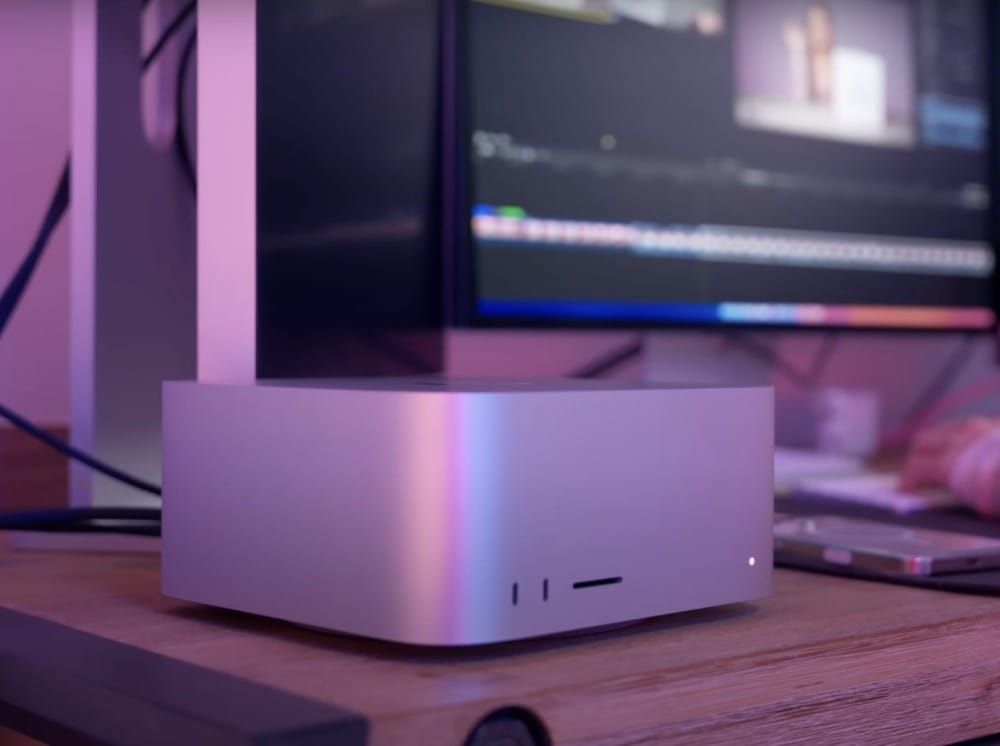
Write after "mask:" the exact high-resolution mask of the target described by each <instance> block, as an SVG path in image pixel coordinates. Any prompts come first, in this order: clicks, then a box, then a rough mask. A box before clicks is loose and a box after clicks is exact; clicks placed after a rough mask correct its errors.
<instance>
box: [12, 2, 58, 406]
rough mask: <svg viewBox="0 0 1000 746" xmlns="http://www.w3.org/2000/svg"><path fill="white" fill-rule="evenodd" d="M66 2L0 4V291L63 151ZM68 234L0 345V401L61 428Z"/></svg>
mask: <svg viewBox="0 0 1000 746" xmlns="http://www.w3.org/2000/svg"><path fill="white" fill-rule="evenodd" d="M71 5H72V0H42V2H39V0H2V2H0V112H2V116H0V284H3V285H6V283H7V281H8V280H9V279H10V277H11V274H12V273H13V272H14V270H15V268H16V267H17V265H18V263H19V262H20V261H21V259H22V257H23V256H24V254H25V252H26V251H27V250H28V248H29V246H30V244H31V241H32V240H33V239H34V236H35V233H36V231H37V230H38V225H39V223H40V222H41V219H42V215H43V214H44V212H45V209H46V207H47V206H48V201H49V199H50V197H51V195H52V192H53V190H54V189H55V185H56V181H57V180H58V178H59V172H60V170H61V168H62V164H63V161H64V159H65V158H66V154H67V152H68V150H69V131H70V122H69V101H70V100H69V91H70V86H69V72H70V68H69V60H70V17H71ZM68 236H69V232H68V230H67V225H66V224H65V223H64V224H63V225H62V226H61V227H60V228H59V230H58V231H57V233H56V234H55V236H54V238H53V241H52V244H51V245H50V247H49V252H48V254H47V255H46V257H45V259H44V260H43V262H42V264H41V265H40V267H39V269H38V272H37V273H36V275H35V279H34V281H33V282H32V285H31V288H30V289H29V291H28V293H27V294H26V295H25V298H24V301H23V303H22V305H21V307H20V308H19V309H18V312H17V315H16V316H15V318H14V320H13V321H12V322H11V324H10V325H9V326H8V327H7V329H6V331H5V333H4V335H3V338H2V339H0V401H2V402H3V403H4V404H8V405H10V406H11V407H15V408H17V409H19V410H21V411H22V412H23V413H25V414H27V415H29V416H30V417H32V418H33V419H35V420H37V421H39V422H43V423H65V422H67V421H68V420H69V393H68V370H69V297H68V295H69V278H68V275H69V258H68Z"/></svg>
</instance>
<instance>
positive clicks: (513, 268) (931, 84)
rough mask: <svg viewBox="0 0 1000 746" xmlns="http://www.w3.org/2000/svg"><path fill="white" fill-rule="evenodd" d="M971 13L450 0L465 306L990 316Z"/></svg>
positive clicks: (521, 311)
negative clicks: (455, 24) (463, 3)
mask: <svg viewBox="0 0 1000 746" xmlns="http://www.w3.org/2000/svg"><path fill="white" fill-rule="evenodd" d="M986 13H987V8H986V5H985V2H980V0H919V1H910V0H822V1H821V2H815V1H812V0H732V1H730V2H726V1H725V0H509V1H503V0H491V1H489V2H485V1H477V2H470V3H468V7H467V12H466V16H465V20H464V23H465V24H466V40H467V51H466V58H465V69H466V75H467V81H468V82H467V90H466V94H467V102H468V103H467V115H466V116H467V121H468V123H469V132H468V138H469V140H468V142H469V147H470V150H469V153H470V156H469V157H470V163H471V181H472V197H473V198H472V215H471V216H470V219H471V222H472V237H473V251H474V265H475V284H476V292H475V312H476V316H477V318H478V319H480V320H482V321H487V322H488V321H490V320H493V321H509V322H514V323H517V322H518V321H519V320H520V321H524V322H533V323H539V322H541V323H548V322H552V323H637V324H645V323H652V324H656V323H664V324H672V323H692V324H717V323H733V324H741V323H743V324H779V325H826V326H871V327H890V328H891V327H916V328H934V327H939V328H979V327H988V326H990V325H991V324H992V323H993V319H994V315H993V312H992V310H991V309H992V306H993V303H992V273H993V267H994V254H993V250H992V243H991V228H990V199H991V195H990V191H989V185H990V180H989V173H988V158H987V148H988V141H989V126H990V123H989V106H988V100H987V79H988V73H987V62H988V50H987V46H986V44H987V41H986V40H987V30H986V28H987V24H986Z"/></svg>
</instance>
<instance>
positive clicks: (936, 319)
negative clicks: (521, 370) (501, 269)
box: [477, 299, 996, 329]
mask: <svg viewBox="0 0 1000 746" xmlns="http://www.w3.org/2000/svg"><path fill="white" fill-rule="evenodd" d="M477 308H478V311H479V313H480V315H482V316H483V317H487V318H489V317H493V318H509V319H516V318H522V319H548V320H552V321H581V322H586V321H617V322H623V323H628V322H633V323H673V324H733V325H764V326H817V327H823V326H837V327H855V328H866V327H868V328H882V329H990V328H991V327H992V326H993V324H994V323H995V321H996V316H995V314H994V313H993V311H991V310H989V309H986V308H942V307H920V306H825V305H813V304H792V303H609V302H592V301H534V300H496V299H483V300H480V301H479V303H478V304H477Z"/></svg>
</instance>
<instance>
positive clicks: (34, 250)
mask: <svg viewBox="0 0 1000 746" xmlns="http://www.w3.org/2000/svg"><path fill="white" fill-rule="evenodd" d="M67 209H69V158H67V159H66V164H65V165H64V166H63V171H62V176H61V177H60V178H59V185H58V186H57V187H56V191H55V194H54V195H52V201H51V202H50V203H49V209H48V211H47V212H46V214H45V219H44V220H43V221H42V226H41V228H40V229H39V231H38V236H37V237H36V238H35V243H34V245H33V246H32V247H31V250H30V251H29V252H28V255H27V256H26V257H25V258H24V261H22V262H21V266H20V267H18V269H17V272H16V273H15V274H14V277H13V279H11V281H10V283H9V284H8V285H7V287H6V289H5V290H4V291H3V295H2V296H0V334H3V330H4V329H5V328H6V326H7V323H8V322H9V321H10V320H11V318H12V317H13V315H14V310H15V309H16V308H17V305H18V303H19V302H20V300H21V296H22V295H24V291H25V290H26V289H27V287H28V283H29V282H30V281H31V277H32V275H33V274H34V273H35V268H36V267H37V266H38V262H39V261H40V260H41V258H42V254H44V253H45V247H46V246H47V245H48V243H49V239H50V238H52V234H53V233H54V232H55V230H56V228H57V227H58V226H59V221H60V220H61V219H62V217H63V215H65V214H66V210H67Z"/></svg>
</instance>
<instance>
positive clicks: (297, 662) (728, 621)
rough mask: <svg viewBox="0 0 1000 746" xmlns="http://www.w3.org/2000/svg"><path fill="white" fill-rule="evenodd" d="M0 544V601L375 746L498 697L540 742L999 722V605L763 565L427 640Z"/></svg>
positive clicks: (858, 736)
mask: <svg viewBox="0 0 1000 746" xmlns="http://www.w3.org/2000/svg"><path fill="white" fill-rule="evenodd" d="M0 544H2V546H0V607H3V608H6V609H12V610H15V611H19V612H24V613H27V614H31V615H34V616H37V617H40V618H42V619H46V620H51V621H53V622H57V623H59V624H61V625H66V626H68V627H72V628H73V629H76V630H81V631H83V632H87V633H91V634H94V635H97V636H100V637H102V638H106V639H110V640H114V641H118V642H120V643H125V644H127V645H132V646H137V647H139V648H142V649H144V650H149V651H153V652H156V653H160V654H163V655H165V656H169V657H170V658H172V659H176V660H180V661H187V662H190V663H194V664H197V665H199V666H203V667H206V668H208V669H212V670H214V671H219V672H224V673H228V674H233V675H235V676H238V677H241V678H243V679H247V680H250V681H254V682H259V683H262V684H265V685H267V686H269V687H273V688H275V689H279V690H282V691H285V692H290V693H294V694H298V695H302V696H304V697H308V698H310V699H313V700H318V701H320V702H325V703H331V704H336V705H338V706H340V707H344V708H347V709H349V710H353V711H356V712H359V713H362V714H364V715H366V716H367V717H368V718H369V719H370V721H371V724H372V743H375V744H424V743H426V744H435V745H439V744H440V745H447V744H461V743H462V742H463V740H464V738H465V736H466V734H467V733H468V732H469V730H470V728H471V727H472V726H473V724H474V723H476V722H477V721H478V719H479V718H481V717H482V716H483V715H484V714H486V713H488V712H490V711H492V710H495V709H497V708H500V707H504V706H509V705H522V706H525V707H528V708H530V709H531V710H533V711H534V712H536V713H537V714H538V715H539V716H540V717H541V718H542V719H543V720H544V721H545V723H546V725H547V726H548V727H549V729H550V730H551V733H552V735H553V737H554V739H555V742H556V743H580V744H592V745H593V744H628V743H631V744H637V743H643V744H646V743H659V742H662V741H669V742H670V743H685V742H691V743H764V742H772V743H773V742H777V741H780V742H782V743H793V742H802V743H805V742H816V743H824V744H826V743H906V744H921V743H950V742H954V741H959V740H963V739H969V738H974V737H978V736H983V735H987V734H993V733H998V732H1000V598H989V597H981V596H979V597H977V596H965V595H957V594H948V593H943V592H937V591H926V590H920V589H913V588H904V587H898V586H891V585H884V584H879V583H867V582H862V581H853V580H845V579H839V578H832V577H825V576H820V575H810V574H806V573H798V572H792V571H778V572H777V576H776V593H775V595H774V596H773V597H772V598H771V599H769V600H767V601H764V602H762V603H759V604H755V605H739V606H733V607H727V608H724V609H720V610H715V611H707V612H697V613H690V614H683V615H679V616H675V617H672V618H667V619H657V620H649V621H645V622H642V623H638V624H635V625H633V626H631V627H628V628H623V629H618V630H614V631H605V632H601V633H594V634H588V635H580V636H577V637H567V638H561V639H550V640H545V641H533V642H524V643H518V644H511V645H504V646H497V647H493V648H486V649H480V650H474V651H465V652H461V651H440V650H431V651H428V650H420V649H410V648H402V647H394V646H387V645H384V644H378V643H374V642H368V641H364V640H357V639H350V638H344V637H338V636H335V635H327V634H321V633H318V632H312V631H307V630H303V629H299V628H297V627H294V626H291V625H288V624H284V623H281V622H275V621H269V620H265V619H260V618H256V617H251V616H247V615H242V614H237V613H232V612H224V611H218V610H213V609H207V608H204V607H197V606H193V605H190V604H185V603H181V602H177V601H173V600H170V599H166V598H164V597H162V596H161V595H160V593H159V568H158V564H159V563H158V558H157V557H155V556H142V555H131V556H130V555H82V554H74V555H66V554H57V553H27V552H12V551H10V549H9V547H8V546H7V544H6V542H5V541H3V540H0ZM0 675H2V674H0Z"/></svg>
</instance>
